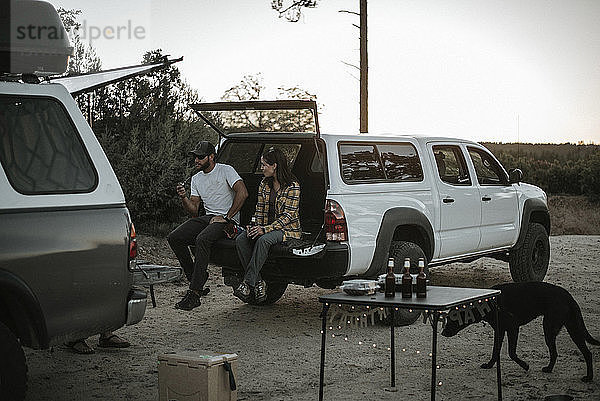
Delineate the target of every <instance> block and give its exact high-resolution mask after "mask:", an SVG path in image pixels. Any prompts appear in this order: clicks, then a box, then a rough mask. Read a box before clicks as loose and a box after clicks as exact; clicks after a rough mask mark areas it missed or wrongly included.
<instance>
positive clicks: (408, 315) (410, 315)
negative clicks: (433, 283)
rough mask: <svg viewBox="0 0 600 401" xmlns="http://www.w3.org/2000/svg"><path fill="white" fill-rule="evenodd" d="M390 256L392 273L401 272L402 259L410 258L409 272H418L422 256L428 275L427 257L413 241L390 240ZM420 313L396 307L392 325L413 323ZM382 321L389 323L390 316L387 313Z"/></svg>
mask: <svg viewBox="0 0 600 401" xmlns="http://www.w3.org/2000/svg"><path fill="white" fill-rule="evenodd" d="M389 255H390V256H389V257H390V258H394V273H396V274H402V269H403V266H404V259H405V258H410V273H411V274H418V273H419V259H420V258H423V260H424V261H425V274H426V275H427V277H429V267H428V265H427V258H426V257H425V252H423V250H422V249H421V247H420V246H419V245H417V244H415V243H414V242H407V241H392V244H391V245H390V253H389ZM420 315H421V312H420V311H412V312H410V311H409V310H408V309H398V310H397V311H395V316H396V318H395V320H394V326H408V325H411V324H413V323H414V322H415V321H416V320H417V319H418V318H419V316H420ZM383 322H384V323H385V324H386V325H388V326H389V325H390V324H391V316H390V315H388V316H387V317H386V318H385V319H384V320H383Z"/></svg>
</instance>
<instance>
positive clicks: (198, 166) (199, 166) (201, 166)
mask: <svg viewBox="0 0 600 401" xmlns="http://www.w3.org/2000/svg"><path fill="white" fill-rule="evenodd" d="M209 166H210V161H206V163H202V162H200V163H196V169H197V170H198V171H202V172H206V169H207V168H208V167H209Z"/></svg>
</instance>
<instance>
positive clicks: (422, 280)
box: [417, 258, 427, 298]
mask: <svg viewBox="0 0 600 401" xmlns="http://www.w3.org/2000/svg"><path fill="white" fill-rule="evenodd" d="M426 296H427V276H426V275H425V260H423V258H420V259H419V275H418V276H417V298H425V297H426Z"/></svg>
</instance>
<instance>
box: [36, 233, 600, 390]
mask: <svg viewBox="0 0 600 401" xmlns="http://www.w3.org/2000/svg"><path fill="white" fill-rule="evenodd" d="M139 241H140V245H141V255H142V257H144V258H145V259H148V260H150V261H151V262H154V263H160V264H169V265H173V266H176V265H177V262H176V260H175V259H174V257H173V255H172V253H171V252H170V250H169V249H168V246H167V245H166V242H165V241H164V240H162V239H156V238H152V237H145V236H142V237H141V238H140V240H139ZM550 242H551V249H552V255H551V261H550V268H549V271H548V275H547V277H546V281H548V282H550V283H554V284H558V285H561V286H563V287H565V288H566V289H568V290H569V291H570V292H571V293H572V294H573V296H574V297H575V299H576V300H577V301H578V302H579V304H580V306H581V309H582V312H583V316H584V319H585V321H586V325H587V328H588V330H589V331H590V333H591V334H592V335H593V336H594V337H595V338H597V339H600V318H599V316H598V313H599V312H600V291H598V288H599V285H600V275H599V274H598V261H599V257H598V252H599V251H600V236H557V237H551V239H550ZM210 271H211V276H210V279H209V286H210V288H211V293H210V294H209V295H208V296H207V297H205V298H204V299H203V304H202V306H201V307H199V308H197V309H195V310H193V311H191V312H184V311H179V310H175V309H174V308H173V304H174V303H175V302H176V301H178V300H179V299H180V296H181V294H182V293H183V292H184V291H185V289H186V283H184V282H181V283H172V284H164V285H158V286H157V287H156V296H157V300H158V306H157V307H156V308H152V306H151V305H150V301H149V307H148V309H147V310H146V316H145V317H144V319H143V321H142V322H140V323H139V324H137V325H135V326H130V327H125V328H122V329H120V330H119V331H118V332H117V333H118V334H119V335H121V336H123V337H125V338H127V339H128V340H129V341H131V343H132V346H131V347H130V348H127V349H122V350H110V349H108V350H107V349H103V348H97V350H96V353H95V354H93V355H75V354H73V353H72V352H71V351H70V350H68V349H67V348H65V347H64V346H59V347H55V348H53V349H52V350H49V351H34V350H26V356H27V361H28V365H29V390H28V395H27V400H30V401H34V400H35V401H41V400H52V401H57V400H94V399H100V400H157V399H158V370H157V357H158V355H159V354H161V353H165V352H173V351H174V352H178V351H184V350H188V351H201V350H210V351H217V352H227V353H229V352H234V353H236V354H238V356H239V364H238V369H239V370H238V377H237V381H238V385H239V392H238V399H239V400H314V399H317V398H318V386H319V361H320V326H321V320H320V318H319V313H320V310H321V305H320V304H319V302H318V300H317V299H318V296H319V295H321V294H326V293H331V292H334V291H332V290H323V289H319V288H316V287H313V288H302V287H299V286H289V287H288V290H287V291H286V293H285V295H284V296H283V298H282V299H281V300H279V301H278V302H277V303H276V304H274V305H270V306H264V307H257V306H249V305H245V304H243V303H242V302H241V301H239V300H237V299H236V298H234V297H233V296H232V294H231V292H232V291H231V289H230V288H229V287H226V286H224V285H223V284H222V282H223V281H222V278H221V276H220V274H219V272H220V269H219V268H218V267H216V266H211V267H210ZM431 274H432V280H433V282H434V283H435V284H436V285H448V286H471V287H488V286H492V285H494V284H496V283H500V282H506V281H510V274H509V272H508V265H507V264H506V263H503V262H499V261H495V260H491V259H480V260H478V261H476V262H473V263H469V264H461V263H456V264H452V265H448V266H443V267H439V268H436V269H432V272H431ZM336 324H337V323H336ZM331 334H335V337H333V336H332V335H331ZM346 337H347V339H348V340H347V341H345V338H346ZM492 342H493V331H492V329H491V327H490V326H489V325H486V326H483V325H482V324H475V325H472V326H471V327H469V328H467V329H466V330H464V331H462V332H461V333H459V334H458V335H457V336H456V337H452V338H445V337H441V336H440V337H439V342H438V363H439V366H440V368H439V370H438V380H439V381H440V382H441V386H439V387H438V389H437V391H438V393H437V395H438V397H437V399H438V400H468V399H477V400H494V399H495V397H496V381H495V380H496V376H495V375H496V370H495V369H492V370H483V369H480V368H479V365H480V364H481V363H483V362H486V361H487V360H488V359H489V357H490V353H491V348H492ZM90 343H93V344H94V345H95V344H97V337H94V338H92V339H90ZM504 345H505V346H504V347H503V350H502V351H503V352H502V365H501V366H502V381H503V395H504V399H505V400H543V399H544V397H545V396H548V395H552V394H569V395H571V396H573V397H574V399H576V400H600V386H599V383H600V347H596V346H590V349H591V351H592V353H593V359H594V373H595V381H594V382H593V383H590V384H586V383H582V382H581V381H580V378H581V377H582V376H583V375H584V374H585V362H584V360H583V357H582V355H581V353H580V352H579V350H578V349H577V348H576V346H575V344H573V342H572V341H571V339H570V338H569V336H568V334H567V333H566V331H565V330H563V331H562V332H561V333H560V334H559V336H558V339H557V347H558V353H559V358H558V362H557V364H556V367H555V368H554V372H553V373H550V374H548V373H543V372H542V371H541V368H542V367H543V366H545V365H546V364H547V360H548V350H547V348H546V345H545V343H544V339H543V333H542V324H541V319H537V320H535V321H533V322H532V323H530V324H529V325H527V326H526V327H524V328H522V329H521V334H520V337H519V345H518V349H517V351H518V353H519V354H520V356H521V358H522V359H524V360H525V361H527V362H529V364H530V370H529V371H528V372H526V371H524V370H522V369H521V368H520V367H519V366H518V365H517V364H516V363H515V362H513V361H511V360H510V359H509V358H508V355H507V350H506V348H507V347H506V342H505V344H504ZM387 347H389V328H387V327H385V326H381V325H369V326H368V327H350V326H344V327H342V329H338V328H337V326H335V327H333V330H330V331H329V332H328V340H327V359H326V370H325V399H328V400H350V401H354V400H355V401H359V400H360V401H363V400H373V399H377V400H397V399H405V400H428V399H429V384H430V373H431V364H430V357H429V352H430V351H431V327H430V326H429V324H423V323H422V320H419V321H417V322H416V323H415V324H413V325H411V326H409V327H404V328H399V329H397V331H396V372H397V390H398V391H397V392H390V391H387V390H386V389H387V388H388V386H389V351H388V350H387Z"/></svg>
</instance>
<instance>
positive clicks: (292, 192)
mask: <svg viewBox="0 0 600 401" xmlns="http://www.w3.org/2000/svg"><path fill="white" fill-rule="evenodd" d="M270 196H271V188H270V187H269V186H268V185H267V183H266V181H265V180H264V179H263V180H262V181H261V183H260V186H259V187H258V201H257V202H256V211H255V212H254V217H256V224H258V225H259V226H263V227H264V230H265V233H268V232H271V231H275V230H281V231H283V240H284V241H286V240H287V239H290V238H297V239H298V238H300V236H301V235H302V230H301V229H300V218H299V216H298V207H299V205H300V184H298V183H297V182H292V184H291V185H289V186H287V187H281V188H279V191H278V192H277V193H276V195H275V221H274V222H272V223H271V224H267V220H268V216H269V197H270Z"/></svg>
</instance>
